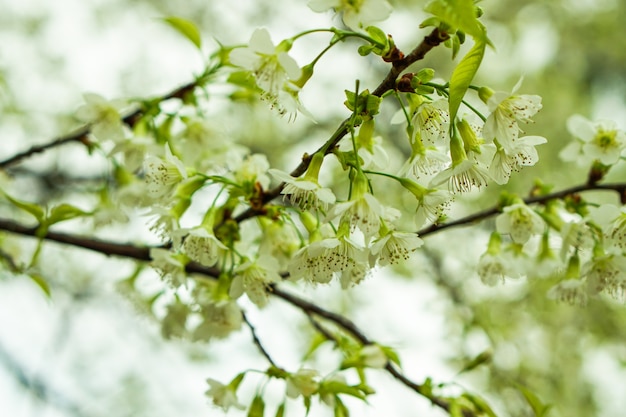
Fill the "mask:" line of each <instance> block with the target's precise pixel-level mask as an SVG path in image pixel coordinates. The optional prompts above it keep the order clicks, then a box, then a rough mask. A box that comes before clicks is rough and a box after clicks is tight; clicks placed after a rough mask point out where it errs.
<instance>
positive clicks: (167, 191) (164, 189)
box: [143, 144, 187, 200]
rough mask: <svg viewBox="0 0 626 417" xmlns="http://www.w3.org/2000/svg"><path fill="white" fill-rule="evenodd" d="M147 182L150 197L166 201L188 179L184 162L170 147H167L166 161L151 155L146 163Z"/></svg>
mask: <svg viewBox="0 0 626 417" xmlns="http://www.w3.org/2000/svg"><path fill="white" fill-rule="evenodd" d="M143 169H144V172H145V180H146V184H147V186H148V195H149V196H150V197H151V198H152V199H155V200H165V199H166V197H168V196H170V195H171V194H172V193H173V192H174V190H175V189H176V186H177V185H178V184H179V183H180V182H181V181H183V180H185V179H186V178H187V170H186V169H185V166H184V165H183V163H182V161H181V160H180V159H178V158H177V157H176V156H174V155H173V154H172V151H171V150H170V147H169V145H167V144H166V145H165V159H162V158H159V157H156V156H153V155H150V156H148V157H147V158H146V159H145V161H144V163H143Z"/></svg>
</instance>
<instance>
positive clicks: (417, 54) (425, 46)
mask: <svg viewBox="0 0 626 417" xmlns="http://www.w3.org/2000/svg"><path fill="white" fill-rule="evenodd" d="M448 37H449V35H448V34H446V33H444V32H441V31H440V30H439V29H438V28H435V29H434V30H433V31H432V32H431V33H430V34H429V35H428V36H426V37H424V40H423V41H422V42H421V43H420V44H419V45H418V46H417V47H416V48H415V49H413V51H411V52H410V53H409V54H408V55H407V56H406V57H404V58H403V59H401V60H399V61H396V62H394V63H393V66H392V67H391V69H390V70H389V72H388V73H387V76H386V77H385V79H384V80H383V81H382V82H381V83H380V84H379V85H378V87H376V89H375V90H374V92H372V95H374V96H377V97H382V95H383V94H385V93H386V92H387V91H390V90H393V89H395V88H396V80H397V79H398V76H399V75H400V73H401V72H402V71H404V70H405V69H407V68H408V67H409V66H410V65H411V64H413V63H415V62H417V61H419V60H421V59H423V58H424V56H425V55H426V54H427V53H428V52H429V51H430V50H431V49H433V48H434V47H436V46H437V45H439V44H441V43H442V42H445V41H446V39H448ZM350 120H351V118H348V119H346V120H344V121H343V122H341V124H340V125H339V127H338V128H337V130H336V131H335V132H334V133H333V134H332V135H331V137H330V138H329V139H328V140H327V141H326V142H325V143H324V144H323V145H322V146H320V147H319V149H317V150H316V151H315V152H314V153H313V154H311V155H314V154H316V153H318V152H324V154H325V155H328V154H330V153H331V152H332V151H333V149H334V148H335V146H337V144H338V143H339V141H340V140H341V139H342V138H343V137H344V136H345V135H347V134H348V132H349V131H350ZM311 155H308V154H307V155H304V156H303V157H302V161H301V162H300V164H299V165H298V166H297V167H296V168H295V169H294V170H293V171H291V173H290V175H291V176H292V177H299V176H301V175H302V174H304V173H305V172H306V170H307V169H308V168H309V165H310V164H311ZM286 185H287V184H286V183H284V182H283V183H280V184H278V185H277V186H276V187H274V188H272V189H271V190H268V191H266V192H265V193H264V194H263V202H264V203H268V202H270V201H272V200H273V199H275V198H276V197H278V196H279V195H280V193H281V192H282V191H283V189H284V188H285V186H286ZM262 213H263V210H262V209H261V210H256V209H253V208H249V209H248V210H245V211H244V212H243V213H241V214H240V215H238V216H237V217H236V218H235V220H236V221H237V222H241V221H243V220H246V219H249V218H251V217H255V216H257V215H259V214H262Z"/></svg>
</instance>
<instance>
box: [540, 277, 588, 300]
mask: <svg viewBox="0 0 626 417" xmlns="http://www.w3.org/2000/svg"><path fill="white" fill-rule="evenodd" d="M586 287H587V283H586V282H585V280H582V279H566V280H563V281H561V282H559V283H558V284H556V285H555V286H553V287H552V288H550V289H549V290H548V293H547V296H548V298H549V299H551V300H557V301H562V302H565V303H568V304H571V305H577V306H581V307H584V306H585V305H587V300H588V298H589V296H588V295H587V290H586Z"/></svg>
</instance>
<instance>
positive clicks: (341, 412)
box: [334, 396, 350, 417]
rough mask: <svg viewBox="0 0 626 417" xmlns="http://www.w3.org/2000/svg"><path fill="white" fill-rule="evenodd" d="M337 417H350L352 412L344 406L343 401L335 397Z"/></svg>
mask: <svg viewBox="0 0 626 417" xmlns="http://www.w3.org/2000/svg"><path fill="white" fill-rule="evenodd" d="M334 411H335V417H349V416H350V411H349V410H348V408H347V407H346V406H345V405H344V403H343V401H341V399H340V398H339V397H337V396H335V410H334Z"/></svg>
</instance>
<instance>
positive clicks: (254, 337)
mask: <svg viewBox="0 0 626 417" xmlns="http://www.w3.org/2000/svg"><path fill="white" fill-rule="evenodd" d="M241 315H242V317H243V321H244V322H245V323H246V325H247V326H248V328H249V329H250V333H251V334H252V341H253V342H254V344H255V345H256V347H257V348H258V349H259V351H260V352H261V354H262V355H263V356H265V359H267V361H268V362H269V363H270V364H271V365H272V366H273V367H274V368H279V369H280V367H279V366H278V365H276V362H274V360H273V359H272V357H271V356H270V354H269V353H268V352H267V349H265V347H264V346H263V344H262V343H261V339H259V336H258V335H257V334H256V329H255V327H254V326H253V325H252V323H250V320H248V317H247V316H246V313H244V312H241Z"/></svg>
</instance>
